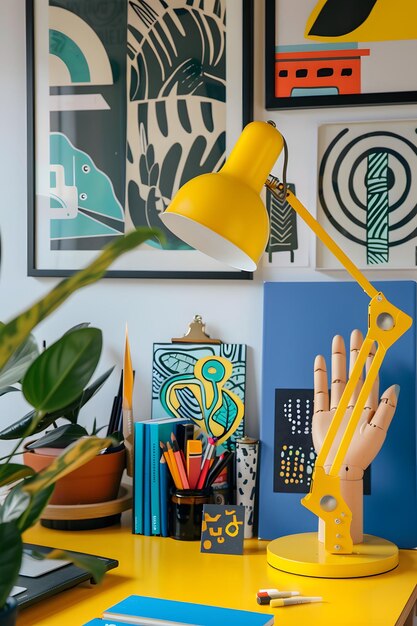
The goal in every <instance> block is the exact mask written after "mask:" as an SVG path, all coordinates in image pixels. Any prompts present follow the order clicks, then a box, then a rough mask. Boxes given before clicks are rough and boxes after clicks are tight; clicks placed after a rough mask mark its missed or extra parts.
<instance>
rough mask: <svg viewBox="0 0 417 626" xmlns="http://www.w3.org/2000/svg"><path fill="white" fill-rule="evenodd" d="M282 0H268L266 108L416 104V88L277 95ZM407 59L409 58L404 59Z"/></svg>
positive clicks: (266, 11)
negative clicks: (277, 34) (278, 20)
mask: <svg viewBox="0 0 417 626" xmlns="http://www.w3.org/2000/svg"><path fill="white" fill-rule="evenodd" d="M279 3H280V0H265V108H266V109H269V110H280V109H307V108H325V107H347V106H368V105H386V104H413V103H416V102H417V91H398V92H395V91H389V92H383V93H380V92H378V93H362V94H343V95H338V94H335V95H310V96H308V95H306V96H297V97H291V96H282V97H278V96H276V95H275V45H276V37H275V25H276V19H277V10H278V9H279ZM404 63H406V60H404Z"/></svg>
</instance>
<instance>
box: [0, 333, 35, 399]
mask: <svg viewBox="0 0 417 626" xmlns="http://www.w3.org/2000/svg"><path fill="white" fill-rule="evenodd" d="M38 354H39V348H38V345H37V343H36V341H35V338H34V337H33V335H29V337H28V338H27V339H26V341H25V342H24V343H23V344H22V345H21V346H19V347H18V348H17V350H16V351H15V352H14V354H13V355H12V356H11V357H10V359H9V360H8V362H7V363H6V365H5V366H4V367H3V369H2V370H1V371H0V387H1V388H3V387H7V386H9V385H14V384H15V383H17V382H19V381H20V380H22V378H23V376H24V374H25V372H26V370H27V369H28V367H29V365H30V364H31V363H32V362H33V361H34V360H35V359H36V357H37V356H38Z"/></svg>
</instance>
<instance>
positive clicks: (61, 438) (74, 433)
mask: <svg viewBox="0 0 417 626" xmlns="http://www.w3.org/2000/svg"><path fill="white" fill-rule="evenodd" d="M87 435H88V432H87V431H86V429H85V428H83V426H80V425H79V424H64V426H58V428H54V429H53V430H51V431H50V432H49V433H46V435H44V436H43V437H41V438H40V439H37V440H36V441H34V442H33V443H30V444H29V445H28V446H26V447H27V449H28V450H36V449H37V448H67V447H68V446H69V445H70V444H71V443H73V442H74V441H78V439H80V437H86V436H87Z"/></svg>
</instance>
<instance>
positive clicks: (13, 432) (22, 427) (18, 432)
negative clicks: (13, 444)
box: [0, 411, 54, 441]
mask: <svg viewBox="0 0 417 626" xmlns="http://www.w3.org/2000/svg"><path fill="white" fill-rule="evenodd" d="M34 417H35V411H29V413H26V415H24V416H23V417H22V418H21V419H20V420H18V421H17V422H14V423H13V424H10V426H7V428H4V429H3V430H2V431H0V439H1V440H7V441H9V440H11V439H21V438H22V437H24V436H25V434H26V433H27V432H30V428H29V427H30V424H31V423H32V419H33V418H34ZM48 418H49V414H47V415H45V417H44V418H43V419H42V420H41V421H40V422H39V424H38V425H37V427H36V429H35V430H34V431H33V433H32V434H34V433H38V432H41V431H42V430H45V428H48V426H50V424H52V422H53V421H54V420H53V419H51V420H50V421H48Z"/></svg>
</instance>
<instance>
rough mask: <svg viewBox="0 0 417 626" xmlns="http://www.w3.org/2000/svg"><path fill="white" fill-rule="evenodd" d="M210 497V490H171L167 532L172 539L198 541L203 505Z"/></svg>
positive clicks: (207, 502)
mask: <svg viewBox="0 0 417 626" xmlns="http://www.w3.org/2000/svg"><path fill="white" fill-rule="evenodd" d="M211 499H212V490H211V488H208V489H196V490H193V489H184V490H180V489H174V490H172V491H171V502H170V511H169V534H170V536H171V537H172V538H173V539H181V540H182V541H199V540H200V537H201V521H202V519H203V506H204V505H205V504H209V503H210V502H211Z"/></svg>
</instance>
